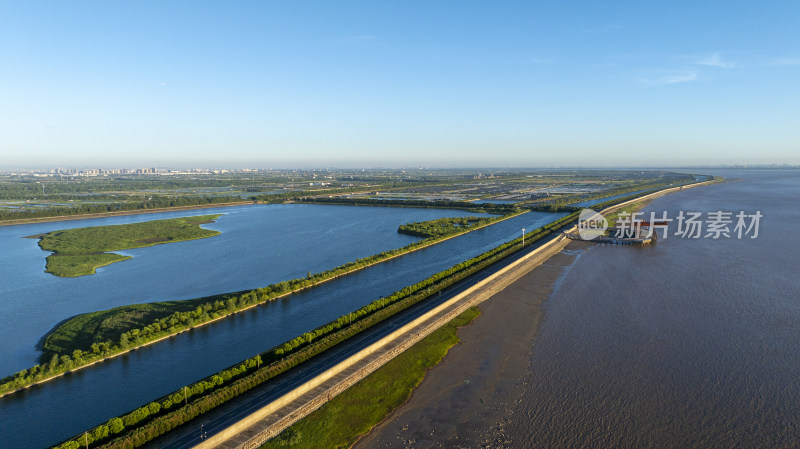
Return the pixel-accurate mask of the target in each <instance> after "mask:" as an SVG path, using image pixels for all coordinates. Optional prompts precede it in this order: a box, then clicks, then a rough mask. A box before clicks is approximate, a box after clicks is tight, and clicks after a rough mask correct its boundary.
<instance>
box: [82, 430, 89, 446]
mask: <svg viewBox="0 0 800 449" xmlns="http://www.w3.org/2000/svg"><path fill="white" fill-rule="evenodd" d="M83 442H84V443H86V449H89V432H83Z"/></svg>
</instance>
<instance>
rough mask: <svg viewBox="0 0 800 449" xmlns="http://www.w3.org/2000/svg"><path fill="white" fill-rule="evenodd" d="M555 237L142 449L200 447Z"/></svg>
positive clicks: (459, 284)
mask: <svg viewBox="0 0 800 449" xmlns="http://www.w3.org/2000/svg"><path fill="white" fill-rule="evenodd" d="M558 236H559V234H558V233H556V234H554V235H552V236H548V237H545V239H544V240H543V241H541V242H537V244H535V245H532V246H530V247H528V248H527V249H525V251H523V252H519V253H517V254H515V255H513V256H511V257H507V258H505V259H504V260H502V261H500V262H497V263H495V264H494V265H492V266H491V267H487V268H484V269H483V270H481V271H479V272H478V273H475V274H473V275H472V276H470V277H468V278H467V279H464V280H462V281H461V282H459V283H457V284H455V285H452V286H450V287H448V288H446V289H445V290H442V292H441V295H436V296H434V297H432V298H429V299H428V300H425V301H422V302H421V303H419V304H417V305H415V306H413V307H410V308H409V309H406V310H404V311H403V312H401V313H399V314H398V315H395V316H394V317H392V318H391V319H389V320H387V321H385V322H383V323H381V324H379V325H376V326H375V327H373V328H371V329H369V330H367V331H365V332H363V333H362V334H360V335H357V336H355V337H353V339H352V340H350V341H347V342H345V343H342V344H340V345H338V346H336V347H334V348H332V349H330V350H328V351H326V352H325V353H323V354H320V355H318V356H317V357H314V358H313V359H311V360H309V361H308V362H306V363H304V364H302V365H300V366H298V367H295V368H294V369H292V370H290V371H289V372H286V373H284V374H282V375H280V376H277V377H275V378H274V379H272V380H270V381H269V382H266V383H265V384H263V385H261V386H259V387H256V388H254V389H253V390H250V391H249V392H247V393H245V394H244V395H242V396H240V397H239V398H237V399H235V400H233V401H231V402H229V403H227V404H224V405H222V406H220V407H218V408H217V409H215V410H213V411H212V412H209V413H207V414H206V415H204V416H203V417H201V418H199V419H197V420H195V421H194V422H191V423H188V424H186V425H183V426H181V427H178V428H177V429H175V430H173V431H172V432H170V433H168V434H166V435H164V436H162V437H161V438H158V439H156V440H154V441H153V442H151V443H149V444H148V445H145V446H143V447H145V448H148V449H150V448H153V449H154V448H165V449H184V448H191V447H193V446H194V445H197V444H199V443H201V442H202V440H201V437H200V436H201V434H200V432H201V425H202V431H203V432H204V433H205V436H206V437H210V436H212V435H214V434H216V433H217V432H219V431H221V430H224V429H225V428H227V427H228V426H230V425H231V424H233V423H235V422H237V421H239V420H241V419H243V418H245V417H246V416H248V415H249V414H250V413H252V412H254V411H256V410H258V409H260V408H261V407H264V406H265V405H267V404H269V403H270V402H272V401H274V400H275V399H278V398H279V397H281V396H283V395H284V394H286V393H288V392H290V391H292V390H293V389H294V388H297V387H298V386H300V385H302V384H303V383H304V382H306V381H308V380H310V379H312V378H313V377H314V376H316V375H318V374H321V373H323V372H325V371H327V370H329V369H330V368H332V367H334V366H336V365H337V364H338V363H340V362H342V361H343V360H345V359H347V358H348V357H349V356H351V355H353V354H355V353H357V352H358V351H360V350H362V349H364V348H366V347H367V346H369V345H370V344H372V343H374V342H376V341H378V340H380V339H381V338H383V337H385V336H386V335H388V334H390V333H392V332H394V330H395V329H397V328H398V327H402V326H403V325H405V324H406V323H409V322H411V321H413V320H414V319H416V318H417V317H419V316H421V315H423V314H424V313H426V312H428V311H429V310H431V309H433V308H435V307H436V306H438V305H439V304H441V303H443V302H445V301H447V300H448V299H451V298H452V297H453V296H456V295H458V294H459V293H461V292H462V291H464V290H466V289H468V288H470V287H472V286H473V285H475V284H477V283H478V282H480V281H481V280H483V279H485V278H486V277H488V276H490V275H491V274H493V273H495V272H496V271H499V270H500V269H502V268H504V267H505V266H507V265H508V264H510V263H512V262H514V261H515V260H517V259H519V258H520V257H522V256H524V255H525V254H528V253H529V252H530V251H533V250H535V249H536V248H538V247H539V246H541V245H542V244H543V243H546V242H548V241H550V240H551V239H552V238H557V237H558Z"/></svg>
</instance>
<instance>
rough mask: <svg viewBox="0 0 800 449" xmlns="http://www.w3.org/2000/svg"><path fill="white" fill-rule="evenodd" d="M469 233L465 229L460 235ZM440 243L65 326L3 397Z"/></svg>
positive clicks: (5, 387)
mask: <svg viewBox="0 0 800 449" xmlns="http://www.w3.org/2000/svg"><path fill="white" fill-rule="evenodd" d="M469 230H470V229H464V230H462V231H460V232H468V231H469ZM438 240H439V239H437V238H428V239H425V240H422V241H418V242H414V243H411V244H409V245H406V246H404V247H402V248H398V249H393V250H388V251H384V252H381V253H378V254H375V255H373V256H370V257H365V258H363V259H358V260H356V261H354V262H348V263H346V264H344V265H341V266H339V267H336V268H333V269H330V270H327V271H324V272H321V273H316V274H310V275H309V276H307V277H305V278H302V279H292V280H289V281H283V282H280V283H277V284H271V285H268V286H266V287H263V288H259V289H255V290H247V291H240V292H233V293H226V294H220V295H213V296H209V297H204V298H197V299H191V300H182V301H165V302H154V303H148V304H135V305H130V306H121V307H115V308H112V309H108V310H103V311H99V312H90V313H85V314H81V315H77V316H75V317H73V318H71V319H69V320H66V321H65V322H63V323H61V324H60V325H59V326H58V327H57V328H56V329H54V330H53V331H52V332H51V333H50V334H49V335H47V336H46V337H45V339H44V342H43V345H42V356H41V358H40V361H41V364H40V365H35V366H33V367H32V368H30V369H27V370H23V371H20V372H17V373H15V374H14V375H11V376H7V377H5V378H4V379H2V380H0V395H2V394H6V393H8V392H11V391H14V390H17V389H19V388H24V387H26V386H29V385H31V384H34V383H37V382H41V381H43V380H46V379H48V378H50V377H53V376H57V375H59V374H62V373H65V372H67V371H71V370H74V369H78V368H80V367H82V366H85V365H88V364H91V363H94V362H96V361H98V360H102V359H105V358H107V357H111V356H114V355H116V354H119V353H122V352H125V351H127V350H129V349H132V348H135V347H137V346H141V345H144V344H147V343H149V342H152V341H155V340H157V339H160V338H163V337H166V336H169V335H173V334H175V333H178V332H181V331H184V330H187V329H191V328H193V327H195V326H198V325H201V324H204V323H207V322H208V321H211V320H214V319H218V318H221V317H224V316H227V315H229V314H232V313H235V312H238V311H240V310H244V309H246V308H249V307H252V306H254V305H257V304H261V303H264V302H267V301H273V300H275V299H277V298H279V297H281V296H284V295H287V294H290V293H292V292H297V291H300V290H302V289H304V288H308V287H311V286H314V285H316V284H318V283H320V282H324V281H326V280H329V279H332V278H335V277H338V276H342V275H345V274H347V273H350V272H352V271H354V270H359V269H362V268H364V267H367V266H369V265H372V264H375V263H379V262H381V261H383V260H386V259H389V258H391V257H396V256H399V255H402V254H405V253H407V252H409V251H414V250H416V249H419V248H423V247H425V246H428V245H431V244H434V243H435V242H437V241H438Z"/></svg>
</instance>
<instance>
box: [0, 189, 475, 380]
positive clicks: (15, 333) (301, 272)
mask: <svg viewBox="0 0 800 449" xmlns="http://www.w3.org/2000/svg"><path fill="white" fill-rule="evenodd" d="M216 213H222V214H225V215H223V216H222V217H220V218H219V219H218V220H217V222H216V223H212V224H208V225H204V227H206V228H209V229H215V230H218V231H221V232H222V234H220V235H218V236H215V237H211V238H207V239H200V240H193V241H188V242H178V243H169V244H165V245H157V246H153V247H149V248H138V249H132V250H127V251H119V253H120V254H127V255H130V256H133V259H130V260H128V261H124V262H118V263H115V264H112V265H109V266H106V267H103V268H100V269H98V272H97V274H94V275H89V276H81V277H77V278H59V277H57V276H53V275H51V274H47V273H45V272H44V265H45V258H46V256H47V255H48V254H50V253H49V252H45V251H42V250H41V249H40V248H39V246H38V245H37V243H38V240H36V239H25V238H22V237H24V236H29V235H34V234H40V233H44V232H49V231H53V230H58V229H67V228H78V227H85V226H98V225H116V224H123V223H138V222H142V221H150V220H157V219H164V218H174V217H185V216H189V215H206V214H216ZM464 214H465V212H464V211H458V210H438V209H392V208H364V207H350V206H344V207H338V206H313V205H299V204H298V205H258V206H240V207H229V208H215V209H204V210H200V211H176V212H166V213H156V214H144V215H127V216H121V217H109V218H98V219H91V220H76V221H64V222H55V223H40V224H32V225H20V226H6V227H0V248H2V249H3V252H2V254H0V273H2V277H1V278H0V298H3V299H2V301H3V307H2V314H3V321H4V325H3V327H2V328H0V341H3V342H6V343H4V344H3V345H2V347H0V376H5V375H8V374H10V373H14V372H16V371H19V370H21V369H24V368H28V367H30V366H32V365H34V364H35V363H36V361H37V357H38V356H39V351H37V350H36V348H35V346H36V343H37V342H38V340H39V339H40V338H41V336H42V335H44V334H45V333H46V332H48V331H49V330H50V329H51V328H52V327H53V326H54V325H56V324H57V323H58V322H60V321H61V320H64V319H65V318H68V317H71V316H73V315H76V314H79V313H84V312H92V311H96V310H103V309H108V308H111V307H116V306H121V305H127V304H132V303H140V302H152V301H161V300H172V299H186V298H196V297H200V296H206V295H211V294H215V293H224V292H229V291H236V290H243V289H249V288H255V287H263V286H265V285H268V284H272V283H275V282H280V281H283V280H287V279H294V278H302V277H305V276H306V274H307V273H308V272H309V271H311V272H312V273H316V272H319V271H324V270H325V269H328V268H331V267H335V266H338V265H341V264H343V263H346V262H349V261H351V260H355V259H358V258H361V257H366V256H369V255H372V254H375V253H378V252H381V251H384V250H387V249H392V248H399V247H401V246H403V245H406V244H408V243H411V242H413V241H416V240H419V239H418V238H417V237H412V236H408V235H403V234H398V233H397V232H396V231H397V226H399V225H400V224H403V223H406V222H409V221H421V220H431V219H434V218H440V217H445V216H461V215H464Z"/></svg>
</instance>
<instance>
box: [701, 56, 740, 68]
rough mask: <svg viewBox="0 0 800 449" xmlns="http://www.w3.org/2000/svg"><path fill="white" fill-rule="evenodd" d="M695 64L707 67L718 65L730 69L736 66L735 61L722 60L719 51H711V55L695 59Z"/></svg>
mask: <svg viewBox="0 0 800 449" xmlns="http://www.w3.org/2000/svg"><path fill="white" fill-rule="evenodd" d="M697 64H699V65H705V66H709V67H719V68H722V69H732V68H734V67H736V63H734V62H731V61H725V60H723V59H722V57H721V56H720V55H719V53H712V54H711V55H709V56H707V57H705V58H703V59H700V60H699V61H697Z"/></svg>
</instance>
